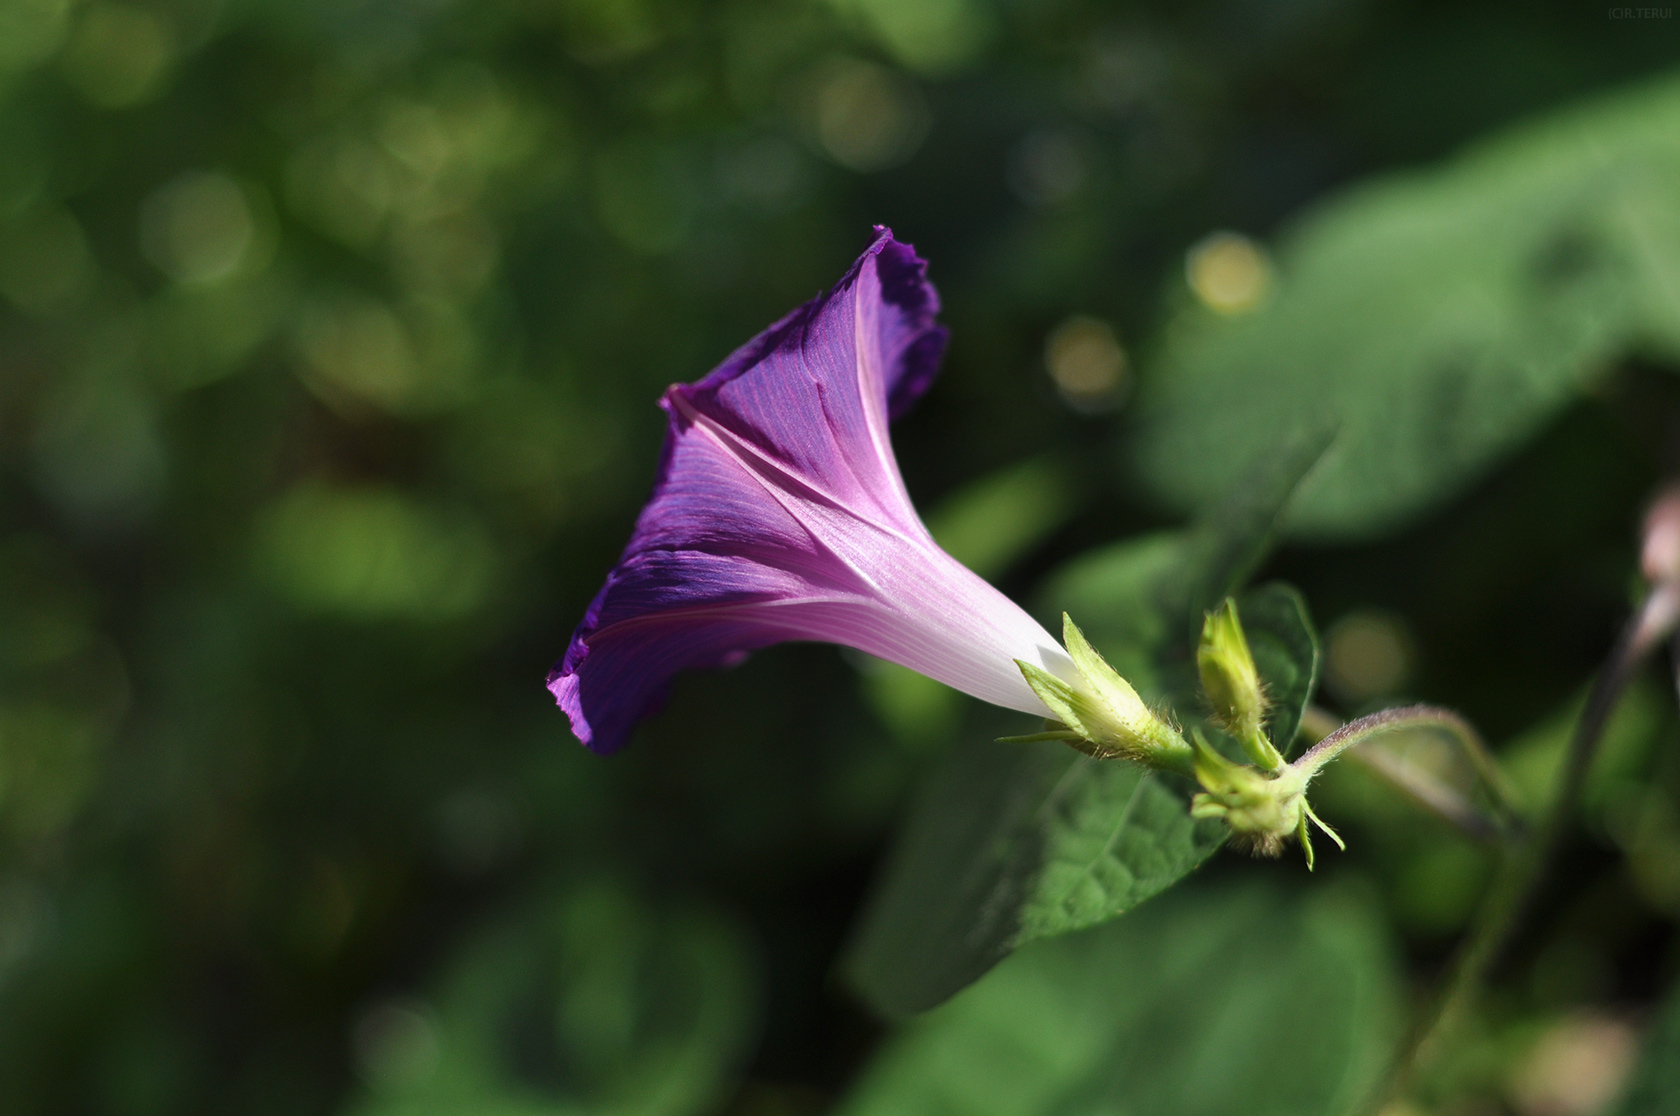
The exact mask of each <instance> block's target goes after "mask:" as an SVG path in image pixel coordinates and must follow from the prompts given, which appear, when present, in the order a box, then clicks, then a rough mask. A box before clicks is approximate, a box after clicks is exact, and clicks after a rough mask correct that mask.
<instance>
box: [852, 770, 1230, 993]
mask: <svg viewBox="0 0 1680 1116" xmlns="http://www.w3.org/2000/svg"><path fill="white" fill-rule="evenodd" d="M1223 840H1224V827H1223V826H1222V825H1221V824H1220V823H1218V822H1196V821H1193V820H1192V819H1191V818H1190V814H1189V795H1188V790H1187V788H1186V787H1185V786H1184V785H1183V784H1182V782H1181V781H1179V780H1172V779H1168V778H1164V777H1160V776H1154V775H1150V774H1149V773H1147V772H1146V771H1145V770H1144V769H1143V768H1141V767H1139V766H1137V765H1135V764H1129V763H1118V762H1114V761H1100V760H1094V759H1092V758H1090V757H1089V756H1083V755H1080V754H1079V753H1077V752H1075V751H1073V750H1072V749H1071V748H1067V747H1065V746H1063V745H1060V744H1053V743H1047V744H1027V745H1020V744H1002V743H997V742H991V741H988V742H985V743H976V744H971V745H965V746H964V747H962V748H961V749H958V750H957V751H956V752H954V753H953V754H952V755H951V756H950V757H949V759H948V760H947V761H946V763H945V764H944V766H943V767H942V768H941V769H940V770H939V771H937V772H936V773H935V774H934V776H933V778H932V780H931V781H930V783H929V785H928V787H927V789H926V792H925V793H924V795H923V798H922V800H921V801H920V802H919V803H918V805H917V807H916V809H915V810H914V811H913V813H912V815H911V819H910V822H909V824H908V826H907V827H906V829H905V832H904V834H903V836H902V837H901V839H900V840H899V843H898V846H897V848H896V849H895V850H894V853H893V855H892V857H891V859H890V860H889V862H888V865H887V868H886V871H885V873H884V874H883V879H882V881H881V883H880V885H879V886H878V887H877V890H876V892H875V895H874V897H873V899H872V901H871V904H870V907H869V909H868V910H866V911H865V913H864V917H863V919H862V921H861V923H860V930H859V932H858V934H857V936H856V938H855V940H854V941H853V943H852V945H851V947H850V949H849V950H848V951H847V958H846V962H845V967H846V972H847V976H848V978H849V979H850V981H851V983H852V985H853V987H855V988H856V989H857V990H858V991H859V992H860V993H861V994H862V995H863V996H864V997H865V998H866V999H867V1000H868V1001H869V1002H870V1003H871V1004H873V1005H874V1006H875V1007H876V1008H877V1009H879V1010H880V1011H881V1012H883V1013H884V1014H886V1015H889V1016H900V1015H907V1014H911V1013H913V1012H918V1011H925V1010H926V1009H928V1008H930V1007H933V1006H934V1005H936V1004H938V1003H940V1002H942V1001H943V1000H945V999H946V998H947V997H949V996H950V995H951V994H952V993H954V992H956V991H957V990H959V989H961V988H962V987H963V986H965V985H967V984H968V983H969V982H971V981H973V980H974V979H976V978H977V977H979V976H980V975H981V974H983V973H984V972H985V971H986V970H987V969H989V968H991V966H992V965H994V964H996V963H997V962H998V961H999V960H1001V959H1002V958H1003V957H1005V956H1007V955H1008V954H1009V953H1010V952H1011V951H1012V950H1014V949H1015V948H1017V947H1018V946H1020V945H1023V944H1025V943H1026V942H1029V941H1032V940H1034V939H1037V938H1041V937H1046V936H1050V935H1054V934H1058V933H1063V932H1065V931H1068V930H1075V929H1080V928H1083V927H1086V926H1090V925H1093V924H1095V923H1098V922H1101V921H1104V920H1105V919H1109V918H1112V917H1114V916H1115V915H1116V914H1119V913H1121V912H1122V911H1126V910H1129V909H1131V908H1132V907H1134V906H1136V905H1137V904H1138V903H1141V902H1143V900H1145V899H1147V898H1149V897H1150V896H1152V895H1154V894H1156V893H1157V892H1159V891H1161V890H1162V889H1164V888H1166V887H1168V886H1170V885H1171V884H1173V883H1175V882H1177V881H1178V880H1179V879H1180V878H1182V877H1183V875H1184V874H1185V873H1186V872H1188V871H1190V870H1191V869H1192V868H1194V867H1195V866H1196V865H1197V864H1199V863H1201V862H1202V861H1203V860H1204V859H1206V858H1207V856H1208V855H1209V854H1210V853H1212V852H1213V850H1214V849H1216V848H1218V847H1219V845H1220V843H1221V842H1222V841H1223Z"/></svg>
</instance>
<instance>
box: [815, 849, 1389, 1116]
mask: <svg viewBox="0 0 1680 1116" xmlns="http://www.w3.org/2000/svg"><path fill="white" fill-rule="evenodd" d="M1396 968H1397V966H1396V964H1395V961H1394V956H1393V950H1392V948H1391V947H1390V945H1389V942H1388V940H1387V938H1386V936H1385V933H1384V929H1383V924H1382V922H1381V919H1380V917H1379V916H1378V914H1377V913H1376V912H1375V911H1374V910H1373V909H1372V907H1371V904H1369V903H1368V902H1366V901H1365V900H1364V898H1363V896H1362V894H1360V893H1354V892H1350V891H1345V890H1338V889H1334V888H1331V889H1325V890H1320V891H1316V892H1313V893H1311V894H1310V896H1309V897H1308V898H1307V899H1305V900H1304V901H1302V900H1297V899H1291V898H1290V897H1289V896H1288V894H1287V893H1286V892H1283V891H1281V890H1279V889H1275V888H1270V887H1267V886H1265V885H1264V884H1261V883H1259V882H1257V881H1254V880H1249V881H1246V882H1245V884H1244V885H1243V886H1238V887H1232V886H1221V887H1217V888H1211V887H1210V888H1187V889H1181V890H1179V891H1177V892H1175V893H1174V894H1173V895H1172V896H1171V897H1169V898H1166V899H1162V900H1160V901H1159V902H1157V903H1153V904H1151V905H1150V906H1149V907H1148V908H1147V909H1145V910H1144V911H1141V912H1139V913H1138V914H1137V915H1135V916H1134V917H1132V918H1128V919H1125V920H1123V921H1121V922H1117V923H1114V924H1112V925H1109V926H1104V927H1102V928H1100V929H1097V930H1093V931H1090V932H1087V933H1084V934H1076V935H1068V936H1066V937H1062V938H1058V939H1056V940H1055V941H1051V942H1042V943H1039V944H1038V945H1035V946H1033V947H1032V948H1031V949H1027V950H1023V951H1022V952H1021V953H1020V954H1018V955H1017V956H1015V957H1013V958H1011V959H1010V960H1009V961H1007V962H1005V963H1004V964H1002V965H1000V966H999V967H998V968H997V970H996V971H995V972H993V973H992V974H990V975H989V976H987V978H986V979H985V980H983V981H981V982H980V983H978V984H976V985H975V986H973V987H972V988H970V989H968V990H967V991H966V992H964V993H963V994H962V995H961V996H959V997H957V998H956V999H954V1000H952V1001H951V1002H950V1003H948V1004H946V1005H944V1006H943V1007H941V1008H939V1009H938V1010H937V1011H934V1012H932V1013H930V1014H928V1015H927V1016H925V1017H923V1018H921V1019H918V1020H916V1021H914V1022H913V1023H911V1024H910V1025H909V1026H907V1027H906V1028H905V1029H904V1030H903V1031H902V1032H900V1033H899V1035H897V1036H896V1037H895V1038H894V1039H893V1040H892V1041H891V1042H890V1043H889V1044H888V1045H887V1046H886V1047H885V1049H884V1050H883V1051H882V1052H881V1054H880V1055H878V1056H877V1058H876V1059H875V1061H874V1062H873V1063H872V1064H871V1065H870V1066H869V1067H868V1068H867V1069H866V1070H865V1072H864V1074H863V1077H862V1079H861V1080H860V1082H859V1084H858V1086H857V1087H856V1089H855V1090H854V1091H853V1093H852V1094H851V1096H850V1097H849V1098H847V1100H846V1101H845V1102H844V1103H843V1104H842V1105H841V1106H840V1108H839V1113H840V1116H928V1114H930V1113H938V1114H939V1116H1075V1114H1079V1116H1083V1114H1086V1113H1103V1114H1114V1116H1119V1114H1122V1113H1124V1114H1133V1113H1136V1114H1148V1116H1227V1114H1229V1113H1237V1112H1240V1113H1243V1114H1244V1116H1314V1114H1324V1116H1334V1114H1338V1113H1341V1112H1344V1111H1346V1110H1348V1109H1349V1108H1350V1107H1351V1106H1352V1105H1353V1104H1355V1103H1357V1102H1358V1101H1360V1100H1361V1099H1362V1098H1363V1097H1364V1095H1365V1094H1366V1092H1367V1091H1368V1090H1369V1089H1371V1088H1372V1086H1373V1084H1374V1082H1375V1080H1376V1076H1377V1074H1378V1073H1379V1072H1380V1071H1381V1069H1382V1067H1383V1065H1384V1064H1385V1062H1386V1060H1387V1056H1388V1052H1389V1050H1390V1046H1391V1042H1392V1040H1393V1038H1394V1036H1395V1035H1396V1033H1397V1023H1398V1021H1399V1016H1400V996H1399V980H1398V974H1397V972H1396Z"/></svg>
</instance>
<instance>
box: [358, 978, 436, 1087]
mask: <svg viewBox="0 0 1680 1116" xmlns="http://www.w3.org/2000/svg"><path fill="white" fill-rule="evenodd" d="M442 1046H443V1044H442V1042H441V1040H440V1037H439V1035H438V1027H437V1023H436V1021H435V1020H434V1018H433V1016H432V1011H431V1009H430V1008H428V1007H427V1006H426V1005H425V1004H422V1003H419V1002H417V1001H407V1000H401V1001H399V1000H392V1001H389V1002H386V1003H382V1004H378V1005H376V1006H375V1007H372V1008H370V1009H369V1010H368V1011H367V1012H366V1013H365V1014H364V1015H363V1016H362V1017H361V1019H359V1020H357V1022H356V1026H355V1029H354V1030H353V1031H352V1032H351V1035H350V1047H351V1052H352V1053H353V1054H354V1055H355V1059H356V1071H357V1073H358V1074H359V1075H360V1077H361V1079H362V1081H363V1082H365V1083H366V1084H367V1086H368V1088H369V1089H371V1090H373V1091H374V1092H375V1093H379V1094H382V1095H386V1096H390V1095H394V1094H399V1093H405V1092H408V1091H409V1090H411V1089H414V1088H417V1087H418V1086H421V1085H424V1084H425V1083H426V1082H427V1081H428V1080H430V1079H431V1076H432V1074H433V1073H434V1072H436V1070H437V1065H438V1057H439V1055H440V1054H441V1053H442Z"/></svg>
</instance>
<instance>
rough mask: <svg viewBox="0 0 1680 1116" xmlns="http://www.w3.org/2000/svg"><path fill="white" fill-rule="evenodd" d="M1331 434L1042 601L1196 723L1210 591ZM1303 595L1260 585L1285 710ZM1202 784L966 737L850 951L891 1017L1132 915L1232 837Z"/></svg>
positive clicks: (864, 982)
mask: <svg viewBox="0 0 1680 1116" xmlns="http://www.w3.org/2000/svg"><path fill="white" fill-rule="evenodd" d="M1324 443H1325V438H1324V436H1323V435H1322V433H1316V434H1310V435H1307V436H1302V437H1299V438H1297V439H1294V440H1292V441H1291V442H1290V443H1288V444H1286V445H1285V447H1283V448H1282V449H1280V450H1279V451H1277V452H1275V453H1273V454H1272V455H1270V457H1269V461H1268V464H1267V466H1266V467H1261V468H1257V469H1256V470H1255V472H1254V475H1253V476H1252V477H1251V478H1250V480H1249V483H1248V485H1247V486H1246V487H1245V488H1244V489H1243V490H1240V491H1238V492H1235V493H1233V494H1232V495H1231V497H1230V498H1229V499H1227V500H1226V501H1225V502H1224V503H1223V504H1222V505H1221V506H1220V507H1219V508H1218V509H1216V510H1215V512H1214V513H1212V514H1210V515H1209V516H1208V517H1207V518H1206V519H1205V520H1204V521H1203V522H1202V523H1200V524H1198V525H1197V526H1196V527H1194V528H1192V529H1191V530H1188V531H1182V532H1171V533H1167V534H1164V535H1154V536H1148V537H1146V538H1143V539H1140V540H1134V541H1132V542H1130V543H1126V544H1122V545H1121V546H1119V547H1115V548H1110V549H1109V550H1106V551H1104V552H1101V553H1099V554H1098V555H1095V556H1089V557H1087V558H1083V559H1079V560H1076V561H1075V562H1074V563H1072V564H1071V566H1070V567H1069V568H1067V569H1065V570H1063V571H1062V572H1061V573H1059V574H1057V575H1056V576H1055V577H1053V578H1052V579H1051V583H1050V590H1049V592H1048V593H1047V594H1046V597H1047V598H1048V600H1050V601H1053V602H1054V603H1055V604H1056V605H1057V606H1062V605H1064V604H1065V605H1066V606H1067V607H1068V608H1069V611H1070V613H1071V614H1072V615H1074V616H1075V618H1076V619H1078V620H1079V622H1080V623H1081V624H1087V623H1088V627H1087V629H1086V630H1087V633H1088V634H1089V635H1090V636H1091V638H1092V639H1093V641H1096V642H1098V643H1099V645H1100V648H1101V650H1102V652H1103V653H1104V654H1105V655H1106V656H1108V658H1109V661H1110V662H1111V664H1112V665H1113V666H1114V667H1115V668H1116V669H1117V670H1119V671H1120V672H1121V673H1122V674H1123V675H1125V676H1126V677H1127V678H1128V679H1129V680H1130V681H1131V682H1132V683H1133V685H1134V687H1135V688H1137V689H1138V691H1139V692H1140V693H1141V694H1142V695H1143V696H1144V697H1145V698H1146V699H1149V700H1153V701H1155V702H1161V701H1163V700H1167V701H1170V703H1171V705H1172V706H1173V707H1174V708H1175V711H1176V712H1177V713H1178V714H1179V716H1180V717H1181V718H1187V719H1192V720H1193V719H1195V718H1196V716H1197V714H1198V713H1199V709H1198V707H1197V703H1196V699H1195V692H1196V691H1195V664H1194V658H1193V654H1192V649H1193V647H1194V638H1195V633H1198V632H1199V630H1200V626H1201V611H1200V610H1201V608H1202V607H1203V602H1205V601H1217V600H1223V599H1224V597H1225V596H1226V595H1228V594H1229V593H1230V592H1231V591H1232V590H1233V589H1234V588H1235V587H1236V585H1237V583H1238V582H1239V581H1240V579H1241V578H1244V577H1246V576H1247V575H1248V573H1249V572H1250V571H1251V570H1252V569H1253V567H1254V565H1255V564H1256V563H1257V562H1258V561H1259V559H1260V557H1261V556H1262V555H1263V553H1264V548H1265V545H1266V540H1267V539H1268V538H1269V536H1270V530H1271V527H1272V525H1273V524H1274V523H1275V521H1276V519H1277V516H1278V512H1279V510H1280V509H1281V508H1282V507H1283V505H1284V504H1285V503H1286V502H1287V501H1288V499H1289V494H1290V492H1291V491H1292V490H1293V488H1294V485H1295V484H1296V483H1297V482H1298V481H1299V480H1300V478H1301V476H1303V475H1304V474H1305V473H1306V472H1307V470H1308V469H1309V468H1310V467H1311V464H1312V461H1313V460H1315V459H1316V456H1317V454H1318V452H1320V451H1321V450H1322V448H1323V445H1324ZM1290 592H1291V591H1289V590H1283V589H1268V590H1265V591H1262V592H1260V593H1259V594H1258V595H1256V596H1255V598H1254V600H1255V608H1256V612H1257V616H1259V617H1260V618H1261V625H1260V629H1259V630H1260V631H1261V635H1262V639H1263V641H1264V643H1265V647H1266V658H1265V659H1264V660H1261V659H1259V658H1258V657H1257V665H1259V666H1260V668H1261V677H1262V679H1263V680H1264V681H1265V683H1266V685H1267V686H1268V687H1270V688H1271V689H1272V691H1273V693H1274V694H1276V695H1278V696H1279V697H1281V698H1287V699H1288V700H1287V701H1280V702H1279V707H1280V710H1287V709H1292V710H1293V712H1292V713H1283V712H1280V714H1279V715H1280V716H1292V717H1293V718H1296V719H1298V718H1299V715H1300V709H1299V706H1298V705H1295V704H1294V702H1295V696H1294V695H1296V694H1297V693H1298V692H1300V691H1301V690H1302V685H1303V683H1302V680H1303V679H1305V680H1306V683H1305V686H1306V690H1307V691H1308V692H1310V686H1311V679H1312V678H1313V677H1314V676H1315V674H1316V669H1317V668H1316V645H1315V644H1314V643H1313V642H1312V640H1311V639H1310V626H1309V627H1308V628H1307V629H1306V630H1307V632H1308V636H1309V638H1308V639H1307V640H1306V641H1304V643H1303V641H1302V640H1301V639H1300V638H1299V637H1300V627H1299V625H1302V624H1305V623H1306V621H1305V617H1304V614H1301V615H1299V616H1295V617H1293V618H1291V617H1290V616H1289V607H1286V606H1290V607H1293V606H1298V604H1299V601H1298V598H1294V597H1289V596H1288V594H1289V593H1290ZM1286 597H1287V599H1286ZM1245 607H1246V606H1245ZM1076 608H1077V609H1078V610H1079V611H1074V610H1075V609H1076ZM1192 620H1193V623H1192ZM1303 646H1305V648H1306V651H1303V652H1301V655H1302V657H1301V658H1299V659H1290V658H1289V657H1288V656H1289V654H1290V653H1291V649H1295V650H1299V649H1301V648H1302V647H1303ZM1303 700H1304V699H1303ZM1280 723H1281V722H1280ZM1289 731H1290V732H1291V734H1293V727H1292V725H1291V726H1290V727H1289ZM1193 789H1194V788H1193V787H1192V786H1191V785H1190V784H1189V783H1188V782H1187V781H1184V780H1180V779H1176V778H1174V777H1171V776H1166V775H1154V774H1150V773H1148V772H1147V771H1145V770H1144V769H1143V768H1140V767H1138V766H1136V765H1133V764H1129V763H1124V762H1119V761H1114V760H1108V761H1101V760H1094V759H1091V758H1089V757H1086V756H1081V755H1079V754H1077V753H1075V752H1074V751H1073V750H1072V749H1071V748H1068V747H1065V746H1063V745H1060V744H1055V743H1045V744H1028V745H1022V744H998V743H991V742H987V743H978V742H976V743H969V744H965V745H963V746H962V747H960V748H958V749H956V750H955V751H954V752H953V753H952V754H951V755H950V756H949V757H948V759H947V760H946V762H945V765H944V767H943V768H942V769H941V770H940V771H938V772H937V773H936V774H935V776H934V777H933V780H932V782H931V784H930V785H929V787H928V788H927V791H926V793H925V795H924V796H923V798H922V799H921V801H920V802H919V803H918V805H917V806H916V808H915V809H914V810H913V811H912V813H911V816H910V819H909V821H908V823H907V824H906V827H905V830H904V833H903V835H902V836H901V837H900V839H899V842H898V844H897V846H896V848H895V849H894V852H893V854H892V856H891V857H890V859H889V861H888V864H887V867H886V869H885V871H884V873H883V876H882V880H881V883H880V884H879V885H878V888H877V890H876V893H875V895H874V896H873V898H872V900H871V903H870V905H869V907H868V909H867V910H866V911H865V912H864V915H863V918H862V920H861V921H860V924H859V929H858V930H857V931H856V934H855V937H854V939H853V942H852V945H851V947H850V949H849V950H848V952H847V956H846V959H845V961H844V963H843V964H844V967H845V970H846V973H847V976H848V978H849V980H850V981H851V983H852V984H853V986H854V987H855V988H856V989H857V990H858V991H859V992H860V993H861V994H862V995H863V996H864V997H865V999H867V1000H868V1001H869V1002H870V1003H871V1004H873V1005H874V1006H875V1007H876V1008H877V1009H879V1010H880V1011H882V1012H883V1013H884V1014H887V1015H889V1016H897V1015H904V1014H908V1013H911V1012H917V1011H924V1010H926V1009H928V1008H930V1007H932V1006H934V1005H936V1004H938V1003H940V1002H942V1001H943V1000H945V999H946V998H947V997H949V996H950V995H951V994H953V993H954V992H956V991H957V990H959V989H960V988H962V987H963V986H964V985H966V984H968V983H969V982H971V981H973V980H974V979H975V978H976V977H978V976H980V975H981V974H982V973H984V972H985V971H986V970H987V969H989V968H990V967H991V966H992V965H994V964H996V963H997V962H998V961H999V960H1000V959H1001V958H1003V957H1005V956H1007V955H1008V954H1009V953H1010V952H1011V951H1012V950H1014V949H1016V948H1017V947H1019V946H1021V945H1024V944H1025V943H1027V942H1030V941H1033V940H1036V939H1038V938H1044V937H1052V936H1055V935H1057V934H1063V933H1067V932H1068V931H1071V930H1079V929H1083V928H1085V927H1089V926H1093V925H1096V924H1098V923H1101V922H1104V921H1107V920H1108V919H1111V918H1114V917H1115V916H1117V915H1120V914H1122V913H1124V912H1126V911H1129V910H1131V909H1132V908H1134V907H1136V906H1137V905H1138V904H1139V903H1142V902H1143V901H1144V900H1146V899H1148V898H1150V897H1151V896H1154V895H1156V894H1158V893H1159V892H1161V891H1163V890H1164V889H1166V888H1168V887H1170V886H1172V884H1174V883H1176V882H1177V881H1178V880H1180V879H1182V878H1183V877H1184V876H1185V875H1187V874H1188V873H1189V872H1191V871H1192V870H1194V869H1195V868H1196V866H1197V865H1199V864H1201V863H1202V862H1203V861H1204V860H1206V859H1207V858H1208V857H1209V856H1211V855H1212V854H1213V852H1214V851H1215V850H1216V849H1217V848H1218V847H1219V846H1220V844H1222V843H1223V841H1224V839H1225V832H1226V831H1225V827H1224V825H1223V824H1222V823H1221V822H1219V821H1217V820H1203V821H1199V822H1198V821H1195V820H1193V819H1192V818H1191V817H1190V816H1189V803H1190V796H1191V794H1192V792H1193Z"/></svg>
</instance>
